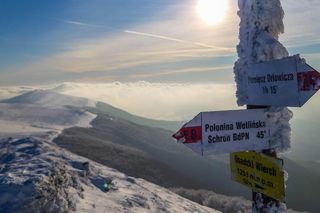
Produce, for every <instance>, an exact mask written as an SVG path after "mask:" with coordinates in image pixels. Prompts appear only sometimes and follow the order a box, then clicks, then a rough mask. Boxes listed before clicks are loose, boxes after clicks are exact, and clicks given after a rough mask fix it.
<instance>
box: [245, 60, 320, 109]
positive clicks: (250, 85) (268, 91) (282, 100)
mask: <svg viewBox="0 0 320 213" xmlns="http://www.w3.org/2000/svg"><path fill="white" fill-rule="evenodd" d="M246 87H247V88H246V95H247V99H246V101H245V104H247V105H260V106H291V107H301V106H303V105H304V104H305V103H306V102H307V101H308V100H309V99H310V98H311V97H312V96H313V95H314V94H315V93H316V92H317V91H318V90H319V89H320V73H319V72H317V71H316V70H315V69H314V68H312V67H311V66H309V65H308V64H306V63H305V62H304V61H303V60H302V59H300V57H299V56H291V57H287V58H284V59H281V60H273V61H270V62H265V63H259V64H254V65H252V66H250V67H249V68H248V70H246Z"/></svg>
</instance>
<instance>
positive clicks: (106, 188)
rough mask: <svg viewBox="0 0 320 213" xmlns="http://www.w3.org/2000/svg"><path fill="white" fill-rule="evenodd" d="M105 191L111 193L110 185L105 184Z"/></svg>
mask: <svg viewBox="0 0 320 213" xmlns="http://www.w3.org/2000/svg"><path fill="white" fill-rule="evenodd" d="M103 189H104V191H106V192H107V191H109V189H110V185H109V184H107V183H105V184H103Z"/></svg>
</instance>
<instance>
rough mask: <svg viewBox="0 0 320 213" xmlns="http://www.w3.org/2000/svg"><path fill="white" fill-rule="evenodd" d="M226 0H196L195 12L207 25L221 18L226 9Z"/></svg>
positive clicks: (215, 22) (219, 20)
mask: <svg viewBox="0 0 320 213" xmlns="http://www.w3.org/2000/svg"><path fill="white" fill-rule="evenodd" d="M228 6H229V5H228V0H198V4H197V13H198V15H199V16H200V17H201V18H202V19H203V20H204V21H205V22H206V23H207V24H209V25H214V24H217V23H219V22H221V21H222V20H223V18H224V17H225V14H226V12H227V9H228Z"/></svg>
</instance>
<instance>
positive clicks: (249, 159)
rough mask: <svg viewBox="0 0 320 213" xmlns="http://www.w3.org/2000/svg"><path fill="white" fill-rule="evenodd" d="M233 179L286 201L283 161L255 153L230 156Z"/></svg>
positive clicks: (239, 153)
mask: <svg viewBox="0 0 320 213" xmlns="http://www.w3.org/2000/svg"><path fill="white" fill-rule="evenodd" d="M230 167H231V173H232V179H233V180H235V181H237V182H239V183H241V184H243V185H245V186H248V187H250V188H251V189H253V190H254V191H256V192H260V193H263V194H264V195H267V196H269V197H272V198H273V199H276V200H280V201H284V197H285V195H284V177H283V172H282V167H283V160H282V159H279V158H274V157H268V156H266V155H264V154H259V153H255V152H238V153H232V154H230Z"/></svg>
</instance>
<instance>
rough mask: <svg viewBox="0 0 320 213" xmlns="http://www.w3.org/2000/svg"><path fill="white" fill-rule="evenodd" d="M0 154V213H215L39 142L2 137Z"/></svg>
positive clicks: (49, 143) (156, 187)
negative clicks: (107, 188) (109, 186)
mask: <svg viewBox="0 0 320 213" xmlns="http://www.w3.org/2000/svg"><path fill="white" fill-rule="evenodd" d="M0 156H1V157H0V165H1V166H0V191H1V196H0V212H26V213H28V212H64V211H69V212H99V213H102V212H115V213H116V212H139V213H140V212H172V213H173V212H198V213H201V212H203V213H204V212H217V211H215V210H213V209H210V208H207V207H203V206H200V205H198V204H196V203H193V202H191V201H189V200H187V199H184V198H182V197H180V196H178V195H176V194H174V193H173V192H171V191H169V190H167V189H164V188H161V187H159V186H157V185H154V184H151V183H149V182H147V181H144V180H143V179H136V178H133V177H128V176H126V175H125V174H122V173H119V172H118V171H116V170H114V169H111V168H108V167H105V166H102V165H100V164H97V163H95V162H92V161H90V160H88V159H86V158H83V157H79V156H77V155H74V154H71V153H69V152H68V151H65V150H63V149H61V148H58V147H56V146H55V145H54V144H52V143H51V142H46V141H44V140H43V139H41V140H39V139H38V138H35V137H34V138H20V139H12V138H8V139H2V140H0ZM105 179H112V180H113V186H112V189H111V190H110V191H109V192H104V191H103V190H102V185H103V183H104V180H105Z"/></svg>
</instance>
